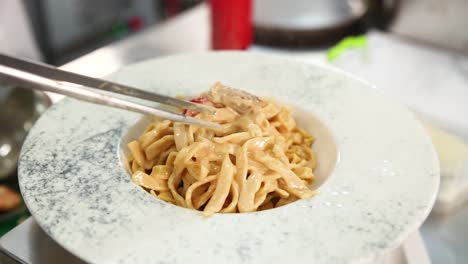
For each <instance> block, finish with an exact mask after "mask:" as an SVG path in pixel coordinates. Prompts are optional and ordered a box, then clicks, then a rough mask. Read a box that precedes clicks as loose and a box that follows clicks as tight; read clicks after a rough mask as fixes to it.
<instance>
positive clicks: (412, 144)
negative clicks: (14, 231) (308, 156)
mask: <svg viewBox="0 0 468 264" xmlns="http://www.w3.org/2000/svg"><path fill="white" fill-rule="evenodd" d="M110 78H111V79H113V80H115V81H117V82H122V83H127V84H130V85H134V86H137V87H141V88H144V89H148V90H153V91H157V92H160V93H164V94H168V95H173V96H175V95H185V94H191V95H193V94H198V93H200V92H202V91H205V90H206V89H208V87H209V86H210V85H211V84H212V83H213V82H215V81H221V82H223V83H226V84H228V85H230V86H233V87H237V88H241V89H245V90H247V91H249V92H251V93H255V94H257V95H260V96H269V97H274V98H276V99H277V100H279V101H281V102H283V103H285V104H288V105H293V106H294V107H293V110H295V113H294V114H295V115H296V117H298V118H299V119H300V120H299V123H300V124H302V125H304V126H306V127H307V128H308V129H309V130H310V132H311V133H312V134H316V136H317V143H315V145H314V148H316V152H317V155H318V157H319V159H321V160H319V164H320V166H322V167H321V169H320V172H318V174H319V175H320V177H321V178H322V179H321V183H323V184H322V185H321V186H320V188H319V194H318V195H317V196H315V197H313V198H311V199H306V200H301V201H298V202H295V203H292V204H290V205H287V206H283V207H280V208H277V209H273V210H268V211H263V212H258V213H246V214H217V215H215V216H212V217H209V218H205V217H203V216H202V215H201V213H200V212H197V211H193V210H189V209H184V208H180V207H177V206H175V205H171V204H168V203H165V202H163V201H160V200H157V199H154V198H153V197H152V196H151V195H150V194H148V193H146V192H145V191H144V190H143V189H141V188H140V187H138V186H136V185H135V184H133V183H132V182H131V181H130V178H129V176H128V173H127V172H126V170H125V166H124V165H123V164H122V159H121V158H122V157H120V156H121V154H122V153H124V152H122V150H125V145H124V143H125V141H128V139H129V138H131V137H135V136H136V133H137V132H138V126H134V124H135V123H136V122H137V121H138V120H140V118H141V116H140V115H138V114H134V113H130V112H125V111H122V110H116V109H111V108H107V107H104V106H96V105H91V104H86V103H82V102H78V101H75V100H69V99H65V100H64V101H62V102H60V103H58V104H56V105H54V106H53V107H52V108H51V109H50V110H49V111H48V112H47V113H46V114H45V115H43V116H42V118H41V119H40V120H39V121H38V122H37V123H36V125H35V126H34V128H33V129H32V130H31V132H30V134H29V136H28V138H27V140H26V142H25V144H24V147H23V149H22V153H21V158H20V166H19V182H20V186H21V191H22V194H23V197H24V199H25V201H26V204H27V206H28V208H29V209H30V211H31V213H32V214H33V216H34V217H35V219H36V220H37V222H38V223H39V225H40V226H41V227H42V228H43V229H44V230H45V231H46V232H47V234H49V235H50V236H51V237H52V238H53V239H54V240H56V241H57V242H58V243H59V244H60V245H62V246H63V247H64V248H66V249H67V250H69V251H70V252H71V253H73V254H75V255H77V256H78V257H80V258H82V259H83V260H85V261H88V262H93V263H306V262H313V263H348V262H353V263H356V262H365V261H368V260H370V259H372V258H374V257H376V256H378V255H380V254H382V253H384V252H385V250H388V249H391V248H394V247H396V246H398V245H399V243H401V242H402V241H403V240H404V239H405V238H406V236H407V235H408V234H409V233H411V232H413V231H414V230H416V229H417V228H418V227H419V226H420V224H421V223H422V222H423V221H424V219H425V218H426V216H427V215H428V213H429V211H430V209H431V207H432V205H433V202H434V199H435V195H436V192H437V189H438V184H439V168H438V162H437V157H436V155H435V152H434V149H433V147H432V145H431V142H430V140H429V138H428V136H427V135H426V134H425V132H424V130H423V128H422V127H421V126H420V124H419V123H418V121H417V120H416V119H415V117H414V116H413V115H412V114H411V113H410V112H409V111H408V110H407V109H405V108H404V107H403V106H401V105H400V104H398V103H397V102H395V101H394V100H393V99H389V98H387V97H385V96H383V95H382V94H381V93H380V92H378V91H377V90H375V89H373V88H372V87H371V86H369V85H368V84H366V83H364V82H362V81H360V80H357V79H355V78H353V77H351V76H349V75H347V74H345V73H342V72H339V71H335V70H331V69H324V68H321V67H318V66H313V65H306V64H302V63H300V62H297V61H290V60H285V59H281V58H277V57H272V56H265V55H257V54H252V53H242V52H223V53H204V54H194V55H184V56H175V57H167V58H162V59H156V60H150V61H146V62H143V63H139V64H136V65H132V66H129V67H125V68H123V69H122V70H121V71H119V72H117V73H115V74H113V75H112V76H111V77H110ZM141 122H144V121H140V124H141ZM314 132H315V133H314ZM338 153H339V154H338ZM338 155H339V159H338V161H337V162H336V164H335V161H336V159H337V157H338Z"/></svg>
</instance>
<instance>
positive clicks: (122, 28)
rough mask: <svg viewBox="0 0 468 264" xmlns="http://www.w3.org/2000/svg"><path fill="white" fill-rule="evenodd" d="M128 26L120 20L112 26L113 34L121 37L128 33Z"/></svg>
mask: <svg viewBox="0 0 468 264" xmlns="http://www.w3.org/2000/svg"><path fill="white" fill-rule="evenodd" d="M128 32H129V30H128V26H127V24H125V23H123V22H119V23H117V24H115V25H113V26H112V36H113V37H115V38H121V37H124V36H126V35H128Z"/></svg>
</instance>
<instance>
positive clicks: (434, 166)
mask: <svg viewBox="0 0 468 264" xmlns="http://www.w3.org/2000/svg"><path fill="white" fill-rule="evenodd" d="M215 57H217V58H215ZM200 58H205V59H206V61H208V60H213V58H215V59H218V58H220V59H222V60H228V61H229V60H235V61H239V60H246V61H249V62H248V63H247V65H248V64H249V63H250V64H255V63H256V62H254V61H255V60H266V61H267V62H268V63H273V64H274V63H277V64H281V63H284V65H286V66H278V65H276V64H275V65H276V66H275V67H293V68H294V67H299V68H301V67H305V68H306V69H314V70H317V71H319V72H321V73H324V75H328V77H330V76H332V77H337V78H338V77H339V76H341V77H340V78H343V80H347V81H349V82H350V83H353V85H360V86H361V87H364V88H363V89H364V90H366V91H368V92H369V93H370V94H372V96H376V97H375V98H381V99H382V98H384V97H382V94H383V93H382V92H380V91H376V90H375V89H372V85H370V84H368V83H367V82H365V81H363V80H362V79H359V78H356V77H354V76H352V75H350V74H348V73H345V72H343V71H341V70H338V69H334V68H330V67H323V66H320V65H310V64H305V63H303V62H299V61H295V60H291V59H285V58H284V57H281V56H271V55H260V54H255V53H245V52H203V53H195V54H188V55H186V54H184V55H174V56H169V57H165V58H158V59H154V60H148V61H144V62H140V63H137V64H134V65H130V66H127V67H124V68H123V69H122V70H120V71H118V72H116V73H114V74H113V75H111V77H110V78H115V79H118V78H120V77H119V76H121V75H123V76H125V77H128V76H130V75H132V74H140V73H137V72H138V71H141V70H142V69H149V68H153V66H155V65H159V66H158V67H161V65H163V64H165V63H168V64H170V62H171V61H184V60H194V59H200ZM209 63H213V62H212V61H211V62H208V64H209ZM268 63H267V64H266V65H268ZM298 65H300V66H298ZM150 66H151V67H150ZM301 69H302V68H301ZM267 71H268V70H267ZM332 73H333V74H332ZM129 74H130V75H129ZM330 78H331V77H330ZM344 85H346V84H344ZM372 98H374V97H372ZM296 99H297V98H296ZM385 102H388V103H389V105H391V106H392V107H395V108H398V107H400V108H401V109H399V111H400V112H402V115H403V117H404V118H406V119H407V120H406V121H407V122H408V124H410V125H412V126H413V130H415V129H420V131H417V132H414V133H415V134H417V135H419V136H421V137H422V139H421V140H422V141H421V142H422V143H421V142H420V143H421V144H422V145H423V146H422V148H423V149H424V152H426V154H425V155H427V159H428V160H431V161H432V162H431V163H428V162H427V161H426V163H427V164H424V165H427V166H429V167H430V168H428V171H431V174H438V172H439V165H438V163H437V162H435V161H437V156H436V154H435V150H434V148H433V146H432V144H431V143H430V140H429V138H428V136H427V135H425V134H424V132H423V130H422V128H421V126H420V124H417V121H416V119H415V118H414V116H413V115H412V114H410V113H409V111H407V110H406V109H404V107H401V106H399V105H398V103H396V102H394V101H392V99H388V98H386V99H385ZM77 105H79V104H78V103H77V102H76V101H74V100H70V99H65V100H62V101H61V102H59V103H58V104H55V105H53V106H52V107H51V108H50V109H49V110H48V111H47V112H46V114H45V115H43V116H42V117H41V118H40V120H39V122H38V123H37V124H36V125H35V127H34V128H33V129H32V130H31V132H30V134H29V135H28V138H27V140H26V143H25V145H26V147H23V149H22V151H21V158H20V169H19V178H20V187H21V192H22V194H23V197H24V198H25V202H26V204H27V206H28V208H29V209H30V210H31V213H32V214H33V216H35V218H36V220H37V222H38V224H39V225H40V226H41V228H42V229H43V230H44V231H46V233H47V234H48V235H49V236H51V237H52V238H53V239H54V240H56V241H57V242H58V243H59V244H61V245H62V246H63V247H64V248H66V249H67V250H69V251H70V252H71V253H73V254H75V255H77V256H78V257H80V258H82V259H84V260H86V261H91V262H94V261H96V260H97V259H96V257H97V256H99V253H96V252H92V253H90V252H85V251H84V250H83V249H80V247H82V245H79V243H78V242H77V241H69V240H68V241H67V239H66V238H65V237H64V236H63V235H61V234H59V232H62V231H64V229H63V228H64V227H63V226H60V228H57V227H56V223H55V222H54V221H56V220H57V219H52V218H54V217H56V216H57V215H56V214H55V215H53V216H52V217H51V216H49V215H47V214H45V212H44V209H43V208H40V207H44V206H46V207H47V206H50V204H51V201H52V200H54V199H55V200H56V199H57V196H56V194H53V193H52V194H44V195H46V196H47V197H45V198H39V197H38V196H37V195H38V194H40V192H39V191H38V190H36V189H34V188H32V187H31V183H30V182H28V181H29V180H31V177H32V176H31V175H30V174H31V173H32V171H33V170H34V167H37V163H38V162H39V160H40V158H38V157H37V154H38V151H39V147H40V146H41V142H42V143H50V141H51V140H53V139H54V138H53V137H50V136H45V135H44V131H47V130H50V129H51V128H50V126H47V125H48V124H50V122H51V121H53V120H57V118H59V117H60V116H61V115H64V114H70V113H69V111H72V110H73V109H74V107H75V108H76V107H77ZM78 108H81V109H84V106H81V107H80V106H78ZM75 110H76V109H75ZM75 112H76V111H75ZM75 112H74V114H78V113H75ZM103 112H106V113H113V112H114V110H113V109H112V110H109V109H107V110H105V111H103ZM99 115H104V116H105V114H103V113H96V116H97V117H99ZM123 116H126V117H125V118H128V120H132V119H133V121H135V119H134V118H135V115H134V114H124V115H123ZM128 120H127V121H128ZM110 122H111V123H112V122H113V121H112V120H111V121H110ZM119 122H121V120H120V121H119ZM119 122H117V123H118V124H113V125H118V126H120V128H122V127H124V126H125V125H123V123H119ZM416 127H419V128H416ZM55 129H58V128H55ZM330 129H332V132H335V131H333V129H335V128H334V127H332V128H330ZM63 133H65V134H67V133H68V134H67V135H66V136H68V137H69V136H70V135H71V134H70V133H71V131H68V132H67V131H65V132H63ZM65 134H64V135H61V137H65ZM117 134H118V135H116V136H117V137H120V136H121V135H120V134H121V131H118V132H117ZM333 135H334V136H335V134H333ZM339 136H340V133H338V135H337V137H339ZM38 142H39V143H38ZM119 142H120V140H118V144H120V143H119ZM46 145H47V144H46ZM42 146H44V144H42ZM48 146H49V147H50V148H51V150H57V149H54V146H51V145H48ZM55 147H56V146H55ZM41 151H42V150H41ZM338 152H339V153H340V156H339V160H338V161H337V163H340V162H342V159H346V158H348V157H347V156H345V157H343V156H342V155H341V154H342V152H341V151H340V147H338ZM34 155H36V156H34ZM114 155H116V153H114ZM346 155H348V154H346ZM41 158H43V157H41ZM117 159H118V160H120V158H118V157H117ZM43 169H44V168H43ZM387 169H388V168H387ZM390 169H391V168H390ZM44 171H46V172H50V170H48V169H47V168H45V169H44ZM125 173H126V172H125ZM340 173H342V172H340ZM28 174H29V175H28ZM34 176H35V177H38V178H39V180H44V179H47V176H46V175H45V174H44V173H39V174H38V173H35V174H34ZM332 178H337V177H336V175H335V176H332ZM36 180H37V179H36ZM428 182H429V183H427V186H430V187H431V188H432V189H431V190H428V191H427V197H426V196H425V201H424V206H420V207H421V208H419V211H417V213H415V214H416V216H411V217H407V219H410V220H411V221H412V222H411V223H405V224H401V225H402V226H404V229H403V230H398V231H393V232H394V234H396V233H398V235H397V236H394V237H392V238H391V239H390V238H382V239H383V240H386V242H388V244H385V245H384V246H383V247H381V248H379V245H377V246H376V247H375V248H373V249H372V251H365V250H364V251H363V252H361V253H362V254H361V255H359V257H356V256H354V258H353V261H363V260H364V261H365V260H367V259H370V258H372V257H374V256H375V254H381V253H382V252H383V251H384V250H387V249H391V248H395V247H396V246H398V244H400V243H401V242H402V241H403V240H404V239H405V238H406V237H407V236H408V235H409V234H410V233H412V232H413V231H415V230H416V229H417V228H418V227H419V225H421V224H422V221H423V220H424V219H425V218H426V217H427V216H428V214H429V212H430V210H431V208H432V206H433V204H434V202H435V198H436V194H437V189H438V186H439V178H438V176H437V177H435V176H434V175H432V176H431V179H430V180H428ZM130 183H131V182H130ZM45 184H46V183H45ZM60 184H62V185H63V182H62V183H60ZM60 184H59V185H60ZM131 184H133V183H131ZM330 185H331V187H330ZM334 185H335V183H334V182H331V181H330V180H327V181H326V182H325V183H323V185H322V186H321V187H320V189H322V188H328V189H327V191H328V190H329V189H330V188H332V187H334ZM57 186H58V185H57ZM57 186H52V188H56V187H57ZM335 186H336V185H335ZM134 187H135V188H134V189H135V190H136V189H138V190H139V191H141V192H142V194H143V192H144V191H143V190H141V188H140V187H138V186H134ZM330 191H331V189H330ZM136 195H137V196H138V195H139V194H136ZM58 197H61V196H60V195H58ZM358 198H362V197H358ZM398 199H401V198H400V197H398ZM38 200H39V201H38ZM311 201H313V199H312V200H311ZM311 201H309V200H307V201H299V202H296V203H294V204H290V205H287V206H283V207H281V208H277V209H275V210H268V211H265V212H262V214H258V213H257V214H256V213H251V214H237V215H227V214H226V215H219V216H216V217H213V218H212V219H213V221H212V222H213V223H216V224H223V223H222V222H220V221H218V220H219V219H221V218H223V219H224V220H226V219H228V220H227V221H225V222H224V224H226V223H227V222H235V221H234V220H233V217H234V218H245V219H246V218H250V217H251V216H254V217H256V218H257V220H256V221H258V219H263V216H265V215H266V216H267V217H270V218H271V216H275V217H282V219H283V220H284V217H285V215H287V214H288V213H289V212H287V211H291V210H293V209H294V210H296V211H297V208H302V207H305V206H306V205H307V204H308V203H309V202H311ZM55 202H57V201H55ZM306 203H307V204H306ZM312 203H314V202H312ZM148 204H150V205H152V206H155V205H157V206H161V207H160V208H159V209H160V210H161V212H163V211H164V212H166V213H168V211H171V209H170V208H172V207H164V205H161V204H160V203H157V202H155V201H151V202H148V201H145V203H144V205H145V206H146V205H148ZM375 206H376V205H370V207H371V208H372V209H376V208H375ZM403 206H405V205H403ZM173 207H174V208H177V209H181V208H180V207H177V206H173ZM51 208H52V211H51V213H56V212H57V207H53V206H52V207H51ZM321 208H322V209H320V208H319V209H317V208H315V209H314V210H316V211H315V212H320V210H322V211H327V214H329V213H330V212H333V211H330V210H325V209H323V208H324V207H321ZM54 210H55V211H54ZM61 210H64V209H63V208H61ZM317 210H319V211H317ZM296 211H293V212H296ZM179 212H181V211H179ZM184 212H185V213H184V214H185V215H184V216H183V217H184V218H187V217H188V218H189V219H192V220H193V219H194V218H193V217H200V214H198V213H195V212H193V211H192V210H186V209H184ZM247 215H248V216H247ZM262 215H263V216H262ZM329 216H331V215H329ZM73 217H76V216H72V217H71V218H73ZM391 217H392V219H393V218H395V216H394V215H392V216H391ZM214 219H217V220H214ZM62 220H63V219H62ZM62 220H59V221H62ZM250 220H251V219H250ZM63 221H68V222H69V223H71V222H73V221H72V220H70V219H64V220H63ZM241 221H244V220H241ZM295 221H296V220H295ZM194 222H196V223H197V224H200V219H196V220H194ZM254 222H255V221H254ZM245 223H247V222H245ZM87 224H88V223H87ZM228 224H229V223H228ZM395 225H398V224H395ZM65 230H66V231H69V230H70V229H65ZM71 230H72V231H73V232H75V231H76V232H78V231H77V230H74V229H73V228H72V229H71ZM348 231H349V232H352V233H353V232H354V233H356V234H355V236H356V238H358V236H359V234H358V233H359V232H357V231H356V230H354V231H353V230H348ZM80 239H83V237H80ZM80 241H81V240H80ZM359 242H362V241H359ZM359 242H357V243H359ZM96 243H98V242H96ZM296 257H297V256H296ZM328 257H330V256H328ZM101 260H102V259H101ZM317 260H318V262H324V263H325V262H330V261H331V260H332V259H330V258H328V260H327V258H325V257H323V258H321V259H317Z"/></svg>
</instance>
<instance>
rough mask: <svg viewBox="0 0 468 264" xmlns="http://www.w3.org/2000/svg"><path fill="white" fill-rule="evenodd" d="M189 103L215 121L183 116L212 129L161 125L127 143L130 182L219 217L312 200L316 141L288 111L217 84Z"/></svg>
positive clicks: (166, 198) (187, 206)
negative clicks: (209, 109) (209, 124)
mask: <svg viewBox="0 0 468 264" xmlns="http://www.w3.org/2000/svg"><path fill="white" fill-rule="evenodd" d="M192 102H196V103H202V104H205V105H207V106H211V107H213V108H215V110H216V111H215V113H214V114H205V113H196V112H193V111H190V110H186V111H185V114H187V115H191V116H194V117H195V118H201V119H204V120H208V121H211V122H215V123H218V124H220V125H221V127H222V128H221V129H219V130H213V129H207V128H201V127H197V126H193V125H185V124H181V123H174V122H171V121H168V120H156V121H155V122H154V123H152V124H150V125H149V126H148V128H147V129H146V130H145V132H144V133H143V134H142V135H141V136H140V138H138V139H137V140H135V141H132V142H130V143H129V144H128V148H129V150H130V153H131V155H130V159H129V162H130V163H129V167H130V168H131V172H132V177H131V178H132V181H133V182H134V183H136V184H138V185H139V186H141V187H143V188H144V189H146V190H147V191H148V192H149V193H150V194H151V195H153V196H154V197H157V198H159V199H161V200H164V201H166V202H170V203H173V204H176V205H179V206H182V207H186V208H191V209H195V210H201V211H203V213H204V215H207V216H208V215H212V214H214V213H243V212H254V211H258V210H265V209H270V208H275V207H279V206H282V205H285V204H288V203H291V202H294V201H296V200H298V199H303V198H308V197H311V196H313V195H314V194H315V193H316V191H314V190H311V189H310V187H309V186H310V185H311V184H312V183H313V182H314V179H315V177H314V174H313V169H314V168H315V166H316V162H315V156H314V153H313V151H312V149H311V145H312V143H313V141H314V138H313V137H312V136H311V135H309V134H308V133H306V132H305V131H303V130H301V129H300V128H298V127H297V126H296V122H295V120H294V119H293V118H292V116H291V115H290V113H289V111H288V109H287V108H285V107H282V106H280V105H278V104H276V103H274V102H272V101H268V100H261V99H259V98H257V97H256V96H253V95H251V94H248V93H245V92H242V91H239V90H235V89H232V88H229V87H227V86H224V85H222V84H221V83H215V84H214V85H213V86H212V87H211V88H210V90H209V91H208V92H207V93H204V94H202V95H201V97H200V98H197V99H194V100H192Z"/></svg>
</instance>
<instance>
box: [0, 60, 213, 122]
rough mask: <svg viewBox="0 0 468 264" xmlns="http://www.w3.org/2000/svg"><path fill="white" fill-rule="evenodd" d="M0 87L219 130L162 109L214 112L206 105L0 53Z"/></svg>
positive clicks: (192, 118) (197, 120)
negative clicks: (135, 99)
mask: <svg viewBox="0 0 468 264" xmlns="http://www.w3.org/2000/svg"><path fill="white" fill-rule="evenodd" d="M0 84H3V85H9V86H18V87H22V88H28V89H33V90H41V91H47V92H53V93H58V94H63V95H65V96H69V97H72V98H75V99H78V100H81V101H86V102H90V103H94V104H100V105H107V106H111V107H115V108H120V109H125V110H129V111H133V112H137V113H142V114H147V115H152V116H156V117H159V118H163V119H168V120H172V121H175V122H181V123H187V124H193V125H198V126H202V127H208V128H215V129H216V128H219V127H220V126H219V125H218V124H215V123H212V122H208V121H204V120H201V119H197V118H194V117H191V116H186V115H184V114H183V113H177V112H173V111H170V110H168V109H167V107H165V106H171V107H175V108H181V109H189V110H193V111H197V112H203V113H213V112H214V109H212V108H210V107H208V106H205V105H202V104H195V103H192V102H189V101H184V100H181V99H177V98H173V97H169V96H165V95H161V94H157V93H153V92H148V91H145V90H141V89H137V88H134V87H130V86H127V85H123V84H118V83H114V82H110V81H106V80H102V79H98V78H92V77H89V76H84V75H80V74H76V73H72V72H68V71H64V70H60V69H58V68H56V67H53V66H50V65H46V64H40V63H36V62H32V61H27V60H22V59H18V58H13V57H10V56H7V55H3V54H0ZM95 90H98V91H105V92H109V93H114V94H121V95H125V96H128V97H134V98H139V99H143V100H147V101H152V102H157V103H159V104H160V105H158V106H157V107H150V106H147V105H144V104H140V103H137V102H133V101H128V100H125V99H122V98H118V97H115V96H112V95H111V94H105V93H100V92H97V91H95Z"/></svg>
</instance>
